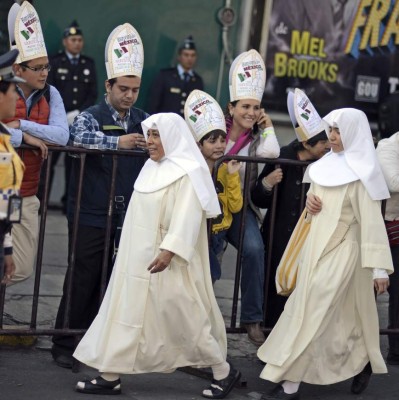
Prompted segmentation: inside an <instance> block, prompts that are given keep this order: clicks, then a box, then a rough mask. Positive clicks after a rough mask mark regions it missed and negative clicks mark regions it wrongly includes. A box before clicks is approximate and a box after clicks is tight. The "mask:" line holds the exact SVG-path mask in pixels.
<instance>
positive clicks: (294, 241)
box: [276, 209, 311, 296]
mask: <svg viewBox="0 0 399 400" xmlns="http://www.w3.org/2000/svg"><path fill="white" fill-rule="evenodd" d="M310 221H311V215H310V214H307V211H306V209H305V210H303V212H302V214H301V216H300V218H299V220H298V222H297V224H296V226H295V229H294V231H293V232H292V235H291V238H290V240H289V242H288V244H287V247H286V248H285V251H284V254H283V257H282V258H281V260H280V264H279V265H278V267H277V271H276V289H277V293H278V294H279V295H281V296H288V295H290V294H291V292H292V291H293V290H294V289H295V285H296V277H297V273H298V266H299V254H300V252H301V249H302V246H303V244H304V242H305V240H306V238H307V236H308V233H309V229H310Z"/></svg>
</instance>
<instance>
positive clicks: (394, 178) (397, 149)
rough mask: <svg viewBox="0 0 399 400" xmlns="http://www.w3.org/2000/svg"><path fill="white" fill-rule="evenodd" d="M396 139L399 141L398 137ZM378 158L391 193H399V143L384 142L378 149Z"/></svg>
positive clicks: (387, 140) (385, 140) (386, 140)
mask: <svg viewBox="0 0 399 400" xmlns="http://www.w3.org/2000/svg"><path fill="white" fill-rule="evenodd" d="M396 139H398V138H397V137H396ZM377 156H378V160H379V162H380V164H381V169H382V173H383V174H384V178H385V181H386V182H387V185H388V189H389V191H390V192H399V142H398V140H395V142H394V143H393V142H391V141H390V140H389V139H384V140H382V141H381V142H380V143H379V144H378V147H377Z"/></svg>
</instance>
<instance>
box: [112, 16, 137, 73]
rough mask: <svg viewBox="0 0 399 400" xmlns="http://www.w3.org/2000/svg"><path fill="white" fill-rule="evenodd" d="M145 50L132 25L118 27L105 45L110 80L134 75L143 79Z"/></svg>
mask: <svg viewBox="0 0 399 400" xmlns="http://www.w3.org/2000/svg"><path fill="white" fill-rule="evenodd" d="M143 66H144V49H143V42H142V41H141V37H140V35H139V34H138V32H137V31H136V29H134V28H133V26H132V25H130V24H128V23H125V24H123V25H119V26H117V27H116V28H115V29H114V30H113V31H112V32H111V34H110V35H109V36H108V40H107V44H106V45H105V67H106V69H107V77H108V79H112V78H117V77H118V76H128V75H134V76H138V77H140V78H141V74H142V72H143Z"/></svg>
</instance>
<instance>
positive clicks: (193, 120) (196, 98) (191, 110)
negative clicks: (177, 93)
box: [184, 90, 226, 142]
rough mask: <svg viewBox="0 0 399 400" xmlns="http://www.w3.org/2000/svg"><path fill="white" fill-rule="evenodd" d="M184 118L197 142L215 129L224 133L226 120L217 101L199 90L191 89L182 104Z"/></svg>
mask: <svg viewBox="0 0 399 400" xmlns="http://www.w3.org/2000/svg"><path fill="white" fill-rule="evenodd" d="M184 118H185V119H186V122H187V124H188V126H189V127H190V130H191V132H192V134H193V135H194V138H195V140H196V141H197V142H199V141H200V140H201V139H202V138H203V137H204V136H205V135H206V134H208V133H209V132H211V131H214V130H216V129H220V130H222V131H223V132H225V133H226V121H225V119H224V114H223V111H222V109H221V108H220V106H219V104H218V103H217V101H216V100H215V99H214V98H213V97H212V96H210V95H209V94H208V93H205V92H203V91H201V90H193V91H192V92H191V93H190V95H189V96H188V98H187V100H186V103H185V105H184Z"/></svg>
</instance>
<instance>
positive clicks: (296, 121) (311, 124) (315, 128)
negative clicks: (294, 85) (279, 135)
mask: <svg viewBox="0 0 399 400" xmlns="http://www.w3.org/2000/svg"><path fill="white" fill-rule="evenodd" d="M287 107H288V113H289V114H290V118H291V122H292V125H294V129H295V133H296V136H297V138H298V140H299V141H300V142H306V141H307V140H309V139H310V138H312V137H314V136H316V135H318V134H319V133H320V132H323V130H324V127H323V124H322V120H321V117H320V115H319V114H318V112H317V111H316V109H315V108H314V106H313V104H312V102H311V101H310V100H309V98H308V96H306V94H305V93H304V92H303V91H302V90H300V89H295V91H294V92H292V91H289V92H288V96H287Z"/></svg>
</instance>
